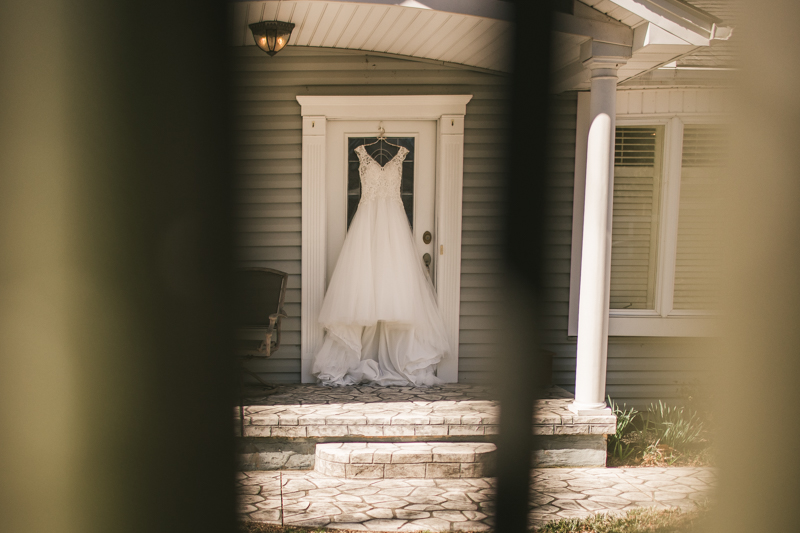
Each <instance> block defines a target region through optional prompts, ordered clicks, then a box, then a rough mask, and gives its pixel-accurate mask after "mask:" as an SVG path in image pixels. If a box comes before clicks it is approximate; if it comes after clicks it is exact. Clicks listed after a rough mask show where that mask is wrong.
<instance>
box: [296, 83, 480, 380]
mask: <svg viewBox="0 0 800 533" xmlns="http://www.w3.org/2000/svg"><path fill="white" fill-rule="evenodd" d="M471 99H472V95H435V96H427V95H420V96H416V95H414V96H298V97H297V101H298V102H299V103H300V107H301V114H302V116H303V155H302V157H303V163H302V252H301V280H300V294H301V295H300V306H301V307H300V357H301V379H302V382H303V383H313V382H314V376H312V374H311V365H312V362H313V358H314V354H315V353H316V352H317V350H318V349H319V347H320V346H321V345H322V338H323V333H324V332H323V329H322V327H321V326H320V324H319V322H318V321H317V317H319V312H320V309H321V307H322V300H323V298H324V296H325V272H326V254H327V248H326V242H325V233H326V231H325V220H326V210H325V146H326V127H325V125H326V123H327V121H328V120H436V121H437V135H436V139H437V146H436V189H437V190H436V228H437V231H436V239H437V241H436V242H437V248H436V249H437V250H439V256H438V258H437V259H438V264H437V267H436V287H437V299H438V304H439V309H440V310H441V312H442V316H443V318H444V322H445V326H446V328H447V333H448V337H449V341H450V347H451V350H452V354H451V357H450V358H449V359H448V360H447V361H446V362H443V363H442V364H440V365H439V371H438V375H439V377H440V378H442V379H443V380H444V381H445V382H446V383H456V382H458V327H459V308H460V294H461V204H462V202H461V199H462V189H463V182H464V115H465V114H466V111H467V102H469V101H470V100H471Z"/></svg>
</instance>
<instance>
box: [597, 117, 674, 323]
mask: <svg viewBox="0 0 800 533" xmlns="http://www.w3.org/2000/svg"><path fill="white" fill-rule="evenodd" d="M663 137H664V128H663V127H662V126H620V127H618V128H617V129H616V144H615V153H614V211H613V219H612V243H611V303H610V306H611V309H654V308H655V281H656V262H657V258H656V252H657V250H658V246H657V240H658V218H659V203H660V201H659V196H660V189H661V185H660V184H661V160H662V152H663Z"/></svg>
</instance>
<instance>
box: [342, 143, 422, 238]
mask: <svg viewBox="0 0 800 533" xmlns="http://www.w3.org/2000/svg"><path fill="white" fill-rule="evenodd" d="M377 140H378V138H377V137H350V138H349V139H348V150H347V227H348V228H350V222H351V221H352V220H353V215H355V214H356V209H357V208H358V202H359V201H360V200H361V177H360V176H359V174H358V166H359V160H358V154H356V152H355V149H356V148H358V147H359V146H361V145H364V144H370V143H374V142H375V141H377ZM386 140H387V141H389V142H390V143H392V144H396V145H398V146H402V147H404V148H406V149H407V150H408V154H406V158H405V159H404V160H403V177H402V181H401V183H400V198H401V199H402V200H403V208H404V209H405V211H406V216H407V217H408V224H409V225H410V226H411V227H412V228H413V226H414V155H415V154H414V140H415V139H414V137H387V138H386ZM366 149H367V153H368V154H369V155H370V156H371V157H372V158H373V159H374V160H375V161H376V162H377V163H378V164H379V165H385V164H386V163H388V162H389V161H391V160H392V158H393V157H394V156H395V155H397V151H398V150H399V149H398V148H397V147H396V146H392V145H391V144H387V143H384V142H379V143H376V144H373V145H371V146H367V148H366Z"/></svg>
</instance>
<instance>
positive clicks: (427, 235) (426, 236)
mask: <svg viewBox="0 0 800 533" xmlns="http://www.w3.org/2000/svg"><path fill="white" fill-rule="evenodd" d="M432 238H433V236H432V235H431V232H430V231H426V232H425V233H423V234H422V242H424V243H425V244H430V243H431V239H432Z"/></svg>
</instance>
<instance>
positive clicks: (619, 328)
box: [608, 315, 720, 337]
mask: <svg viewBox="0 0 800 533" xmlns="http://www.w3.org/2000/svg"><path fill="white" fill-rule="evenodd" d="M719 325H720V321H719V318H714V317H709V316H698V315H692V316H669V317H666V318H665V317H641V316H640V317H619V316H617V317H615V316H612V317H610V318H609V321H608V334H609V336H625V337H714V336H716V335H717V334H718V331H719Z"/></svg>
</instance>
